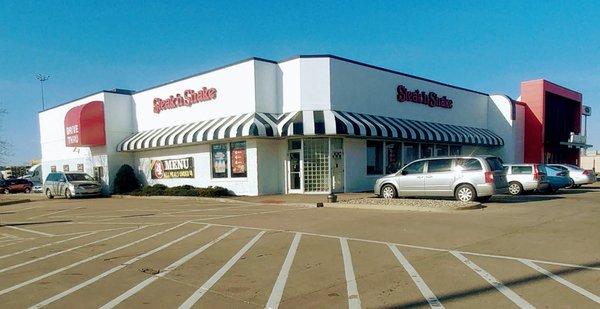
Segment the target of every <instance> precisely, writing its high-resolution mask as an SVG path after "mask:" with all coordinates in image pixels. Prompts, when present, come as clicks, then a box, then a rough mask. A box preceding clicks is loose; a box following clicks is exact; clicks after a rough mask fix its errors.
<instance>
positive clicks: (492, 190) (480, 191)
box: [477, 184, 508, 196]
mask: <svg viewBox="0 0 600 309" xmlns="http://www.w3.org/2000/svg"><path fill="white" fill-rule="evenodd" d="M507 192H508V187H502V188H496V186H495V185H493V184H479V185H477V196H491V195H494V194H504V193H507Z"/></svg>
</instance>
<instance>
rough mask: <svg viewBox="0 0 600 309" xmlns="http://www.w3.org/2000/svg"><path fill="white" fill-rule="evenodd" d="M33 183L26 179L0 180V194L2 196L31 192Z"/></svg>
mask: <svg viewBox="0 0 600 309" xmlns="http://www.w3.org/2000/svg"><path fill="white" fill-rule="evenodd" d="M32 188H33V183H31V181H29V180H27V179H16V178H10V179H4V180H0V192H2V193H4V194H9V193H16V192H25V193H29V192H31V189H32Z"/></svg>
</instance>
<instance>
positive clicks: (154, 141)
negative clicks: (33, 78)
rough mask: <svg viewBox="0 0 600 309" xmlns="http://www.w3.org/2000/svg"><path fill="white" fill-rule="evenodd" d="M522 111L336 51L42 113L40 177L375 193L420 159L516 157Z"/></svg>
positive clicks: (247, 190) (499, 99)
mask: <svg viewBox="0 0 600 309" xmlns="http://www.w3.org/2000/svg"><path fill="white" fill-rule="evenodd" d="M525 108H526V105H525V104H524V103H522V102H516V101H514V100H512V99H510V98H509V97H507V96H505V95H488V94H485V93H481V92H477V91H473V90H468V89H464V88H461V87H456V86H452V85H448V84H444V83H440V82H436V81H431V80H427V79H424V78H420V77H416V76H411V75H407V74H404V73H400V72H395V71H392V70H389V69H384V68H379V67H375V66H371V65H367V64H364V63H359V62H356V61H352V60H348V59H343V58H339V57H336V56H331V55H314V56H298V57H294V58H291V59H288V60H284V61H280V62H275V61H270V60H265V59H259V58H251V59H247V60H243V61H240V62H237V63H234V64H231V65H227V66H224V67H221V68H218V69H214V70H211V71H208V72H203V73H200V74H197V75H194V76H190V77H185V78H182V79H180V80H177V81H173V82H168V83H165V84H163V85H158V86H154V87H151V88H149V89H145V90H142V91H137V92H133V91H126V90H119V89H117V90H113V91H101V92H98V93H95V94H92V95H89V96H85V97H83V98H80V99H77V100H73V101H71V102H67V103H64V104H62V105H60V106H57V107H54V108H52V109H49V110H46V111H43V112H40V114H39V121H40V131H41V132H40V135H41V146H42V164H43V168H42V170H43V173H44V178H45V176H46V175H47V174H48V173H49V172H50V171H54V170H57V171H61V170H70V171H74V170H82V171H85V172H87V173H89V174H91V175H95V176H96V177H99V178H101V179H102V180H103V181H104V182H105V184H106V189H107V190H109V189H110V186H111V184H112V182H113V179H114V174H115V173H116V171H117V169H118V168H119V167H120V166H121V165H123V164H129V165H131V166H133V167H134V168H135V169H137V170H138V171H139V176H140V178H141V179H142V180H143V182H144V183H147V184H155V183H162V184H165V185H168V186H175V185H182V184H190V185H194V186H198V187H206V186H222V187H226V188H228V189H230V190H231V191H233V192H235V193H236V194H238V195H259V194H269V193H313V192H320V193H322V192H331V191H333V192H342V191H363V190H371V189H372V186H373V183H374V181H375V179H376V178H378V177H380V176H381V175H383V174H386V173H392V172H395V171H396V170H397V169H398V168H399V167H401V166H402V165H403V164H406V163H408V162H410V161H411V160H413V159H417V158H419V157H425V156H436V155H447V154H459V153H460V154H483V153H485V154H495V155H498V156H500V157H501V158H502V159H503V160H504V161H505V162H522V161H523V158H524V131H525V120H524V119H525Z"/></svg>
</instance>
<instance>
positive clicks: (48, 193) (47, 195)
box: [46, 189, 54, 199]
mask: <svg viewBox="0 0 600 309" xmlns="http://www.w3.org/2000/svg"><path fill="white" fill-rule="evenodd" d="M46 197H47V198H49V199H53V198H54V195H52V192H50V189H46Z"/></svg>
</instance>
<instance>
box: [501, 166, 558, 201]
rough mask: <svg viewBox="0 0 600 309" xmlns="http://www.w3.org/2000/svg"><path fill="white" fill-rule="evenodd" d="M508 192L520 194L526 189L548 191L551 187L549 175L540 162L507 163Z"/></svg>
mask: <svg viewBox="0 0 600 309" xmlns="http://www.w3.org/2000/svg"><path fill="white" fill-rule="evenodd" d="M505 167H506V179H507V181H508V193H510V194H512V195H519V194H522V193H523V192H525V191H538V192H546V191H547V190H548V188H549V187H550V182H549V181H548V176H547V175H546V170H545V169H544V166H543V165H540V164H506V165H505Z"/></svg>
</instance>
